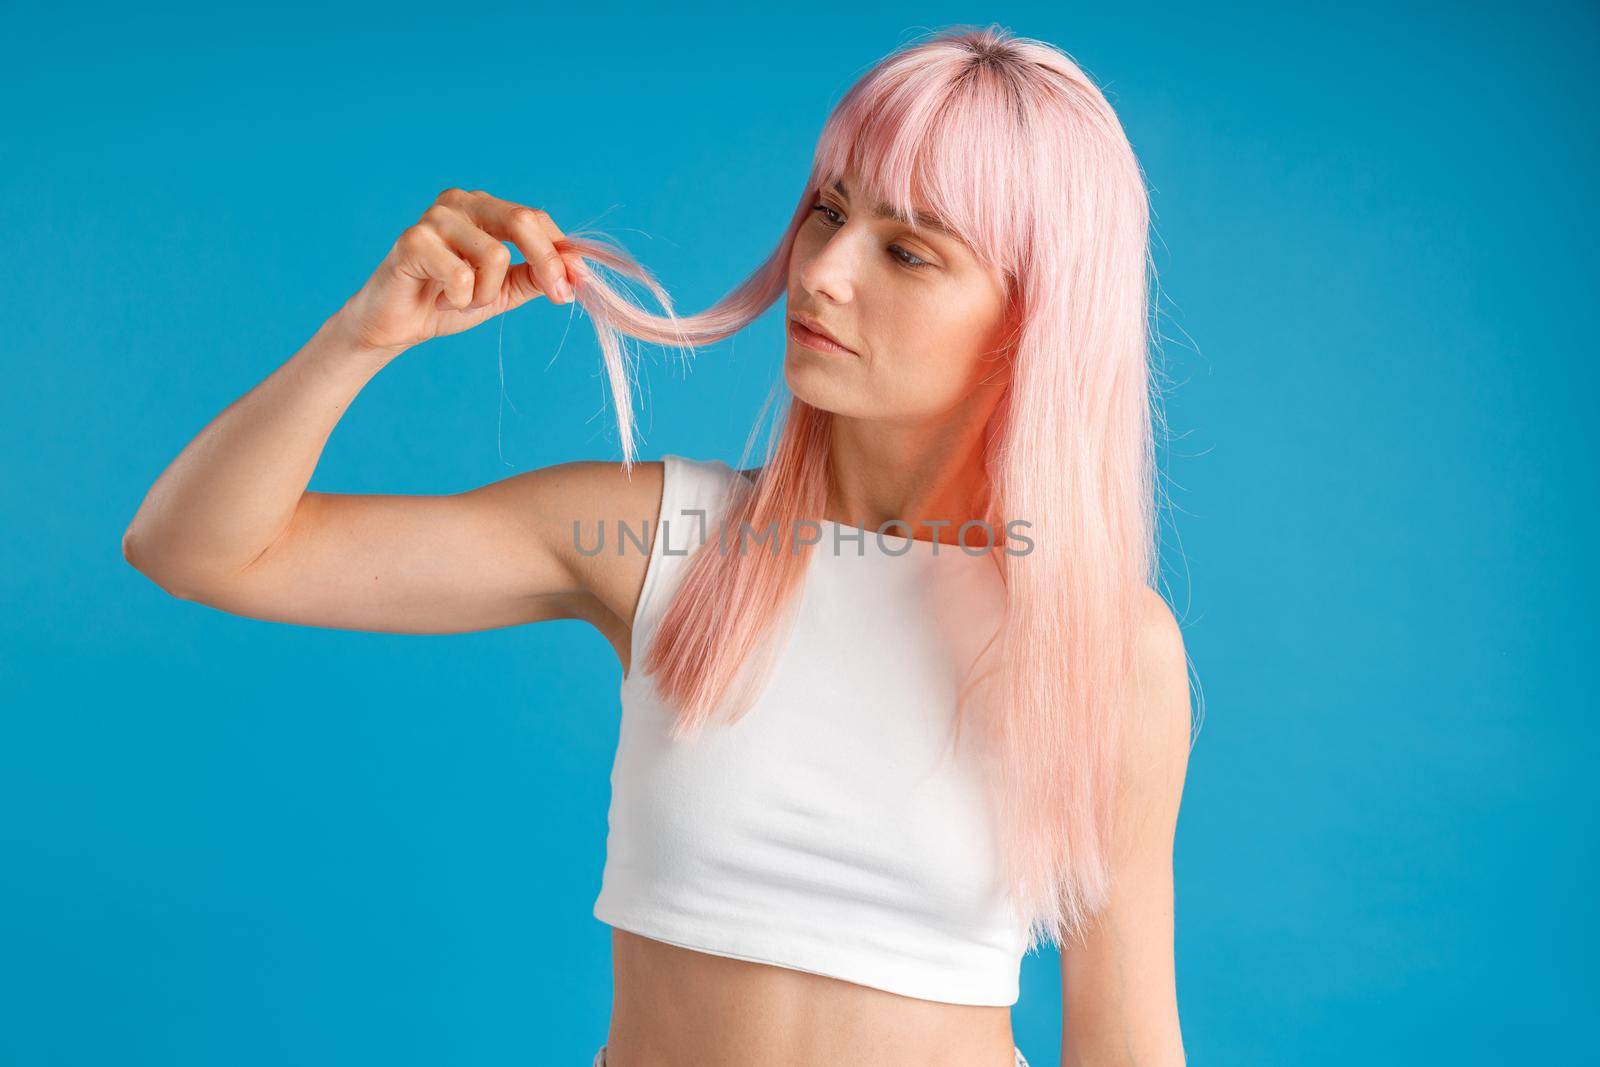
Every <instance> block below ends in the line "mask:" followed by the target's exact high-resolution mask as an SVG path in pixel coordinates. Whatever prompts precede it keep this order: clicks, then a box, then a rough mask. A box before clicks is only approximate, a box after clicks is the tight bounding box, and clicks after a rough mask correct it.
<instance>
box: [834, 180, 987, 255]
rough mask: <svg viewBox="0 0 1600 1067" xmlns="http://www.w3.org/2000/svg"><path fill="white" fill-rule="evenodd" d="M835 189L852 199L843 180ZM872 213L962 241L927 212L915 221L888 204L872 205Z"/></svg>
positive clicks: (838, 182) (922, 213) (917, 215)
mask: <svg viewBox="0 0 1600 1067" xmlns="http://www.w3.org/2000/svg"><path fill="white" fill-rule="evenodd" d="M833 188H834V191H835V192H837V193H838V194H839V195H840V196H842V197H844V198H845V199H846V200H849V199H850V194H849V192H848V191H846V189H845V187H844V181H843V180H842V179H841V180H839V181H836V182H834V183H833ZM872 213H873V214H874V215H876V216H877V217H878V218H880V219H894V220H895V221H896V222H900V223H904V224H906V225H908V226H916V227H920V228H923V229H929V230H934V231H937V232H938V233H942V234H944V235H945V236H946V237H948V238H950V239H951V240H953V241H959V240H960V238H959V237H957V236H956V235H955V234H954V233H951V232H950V228H949V227H948V226H946V225H945V224H944V223H943V222H941V221H940V220H939V217H938V216H937V215H930V214H928V213H927V212H925V211H919V212H917V213H916V218H915V220H914V221H913V220H912V219H908V218H906V217H905V216H904V215H902V214H900V213H899V212H898V211H896V210H895V209H894V208H892V207H890V206H889V205H888V204H873V205H872Z"/></svg>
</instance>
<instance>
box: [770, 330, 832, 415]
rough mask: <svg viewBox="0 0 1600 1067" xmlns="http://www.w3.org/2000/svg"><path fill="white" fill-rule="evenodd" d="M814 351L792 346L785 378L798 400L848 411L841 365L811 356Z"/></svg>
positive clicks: (785, 357)
mask: <svg viewBox="0 0 1600 1067" xmlns="http://www.w3.org/2000/svg"><path fill="white" fill-rule="evenodd" d="M811 355H812V354H811V353H809V352H806V351H803V350H802V351H799V352H796V351H795V350H794V349H793V348H792V347H791V348H790V349H789V351H788V352H786V353H785V355H784V359H783V381H784V384H785V385H787V386H788V387H789V392H790V394H792V395H793V396H794V397H795V399H797V400H804V401H805V402H806V403H807V404H810V405H811V406H812V407H814V408H817V409H818V410H821V411H831V412H834V413H835V414H844V412H842V411H840V410H839V409H840V408H841V407H844V406H846V405H845V403H844V400H845V398H846V397H847V396H848V391H847V390H846V389H845V388H844V384H843V382H842V381H841V376H840V374H839V370H838V367H837V366H834V365H831V364H829V363H826V362H824V361H822V360H818V359H814V358H810V357H811Z"/></svg>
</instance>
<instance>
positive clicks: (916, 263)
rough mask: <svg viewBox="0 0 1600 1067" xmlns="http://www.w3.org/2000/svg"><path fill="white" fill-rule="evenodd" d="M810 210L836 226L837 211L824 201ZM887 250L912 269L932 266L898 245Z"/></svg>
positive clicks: (825, 221)
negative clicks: (834, 220)
mask: <svg viewBox="0 0 1600 1067" xmlns="http://www.w3.org/2000/svg"><path fill="white" fill-rule="evenodd" d="M811 210H812V211H814V212H817V213H819V214H820V215H821V216H822V218H823V221H824V223H825V224H826V225H829V226H837V225H838V223H836V222H833V221H832V219H833V218H838V217H839V213H838V212H837V211H835V210H833V208H831V207H829V206H828V205H827V204H825V203H823V202H821V201H818V202H817V203H816V204H813V205H812V207H811ZM830 216H831V218H830ZM889 252H890V254H892V255H893V256H894V257H895V259H897V260H899V261H900V262H901V263H903V264H905V265H906V266H907V267H911V268H912V269H917V268H921V267H931V266H933V264H931V263H929V262H928V261H927V260H925V259H922V258H920V257H918V256H914V255H912V254H911V253H910V252H907V251H906V250H905V249H903V248H901V247H900V246H899V245H890V246H889Z"/></svg>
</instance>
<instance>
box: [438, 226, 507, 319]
mask: <svg viewBox="0 0 1600 1067" xmlns="http://www.w3.org/2000/svg"><path fill="white" fill-rule="evenodd" d="M422 218H423V221H425V222H426V223H427V224H428V225H430V226H432V227H433V228H434V229H435V230H437V231H438V232H439V235H440V236H441V237H443V238H444V240H445V243H446V244H448V245H449V246H450V247H451V248H452V249H453V250H454V251H455V253H456V254H457V255H458V256H460V257H461V258H462V259H465V260H466V261H467V262H469V263H471V264H472V268H473V273H474V275H475V280H474V284H473V288H472V302H471V304H470V305H468V306H469V307H474V308H478V307H483V306H485V305H486V304H489V303H491V302H492V301H494V300H496V299H498V298H499V296H500V286H501V284H502V283H504V282H505V278H506V271H507V270H509V269H510V267H511V250H510V249H509V248H507V247H506V246H505V245H504V244H502V243H501V242H500V241H497V240H495V239H494V238H493V237H491V236H489V234H487V233H485V232H484V231H483V230H481V229H479V228H478V226H477V225H476V224H475V223H473V221H472V220H471V219H470V218H469V217H468V216H467V215H465V214H464V213H462V212H461V211H459V210H457V209H455V208H450V207H445V206H444V205H442V204H434V205H433V206H432V207H430V208H428V210H427V211H425V212H423V213H422Z"/></svg>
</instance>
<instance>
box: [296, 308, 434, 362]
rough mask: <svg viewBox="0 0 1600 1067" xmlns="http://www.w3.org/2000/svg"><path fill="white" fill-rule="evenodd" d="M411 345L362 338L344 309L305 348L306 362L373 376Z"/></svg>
mask: <svg viewBox="0 0 1600 1067" xmlns="http://www.w3.org/2000/svg"><path fill="white" fill-rule="evenodd" d="M410 347H411V346H410V345H395V346H392V347H381V346H377V345H370V344H366V343H364V342H362V341H360V340H359V339H358V337H357V335H356V332H355V331H354V330H352V329H350V328H349V322H348V319H347V318H345V316H344V313H343V312H342V311H340V312H335V313H334V314H333V315H331V316H329V317H328V319H327V321H325V322H324V323H323V324H322V325H321V326H319V327H317V332H316V333H315V334H313V335H312V337H311V340H309V341H307V342H306V345H305V347H304V348H303V349H301V352H300V354H301V355H303V356H305V357H307V358H306V360H305V362H309V363H314V364H317V365H318V366H319V367H321V368H323V369H326V370H332V371H336V372H339V373H352V374H356V375H360V376H365V377H371V376H372V375H374V374H376V373H378V371H380V370H382V369H383V368H384V367H386V366H387V365H388V364H389V362H390V361H391V360H393V359H394V358H395V357H396V356H398V355H400V353H402V352H404V351H406V349H408V348H410Z"/></svg>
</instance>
